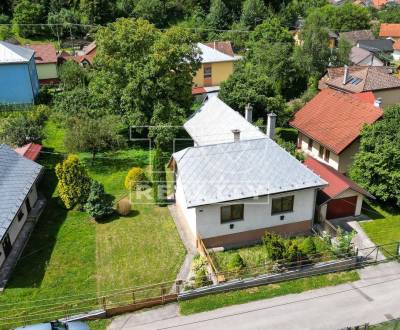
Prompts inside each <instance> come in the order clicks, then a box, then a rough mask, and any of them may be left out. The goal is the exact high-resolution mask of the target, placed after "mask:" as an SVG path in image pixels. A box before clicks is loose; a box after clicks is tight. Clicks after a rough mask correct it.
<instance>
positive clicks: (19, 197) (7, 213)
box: [0, 144, 42, 277]
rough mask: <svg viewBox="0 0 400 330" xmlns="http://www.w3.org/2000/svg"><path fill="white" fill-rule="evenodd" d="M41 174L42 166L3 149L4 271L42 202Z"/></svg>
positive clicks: (0, 218)
mask: <svg viewBox="0 0 400 330" xmlns="http://www.w3.org/2000/svg"><path fill="white" fill-rule="evenodd" d="M41 172H42V166H41V165H39V164H37V163H35V162H33V161H31V160H29V159H26V158H24V157H23V156H21V155H19V154H18V153H17V152H15V151H14V150H13V149H11V148H10V147H9V146H7V145H5V144H1V145H0V242H1V244H0V269H1V266H2V264H3V263H4V261H5V260H6V258H7V256H8V255H9V254H10V253H11V252H12V248H13V245H14V243H15V242H16V241H17V239H18V237H19V234H20V231H21V230H22V229H23V227H24V224H25V222H26V221H27V219H28V216H29V214H30V212H31V210H32V209H33V208H34V207H35V204H36V202H37V200H38V194H37V189H36V184H37V181H38V179H39V177H40V174H41ZM0 277H1V276H0Z"/></svg>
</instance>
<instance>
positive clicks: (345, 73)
mask: <svg viewBox="0 0 400 330" xmlns="http://www.w3.org/2000/svg"><path fill="white" fill-rule="evenodd" d="M394 71H395V70H394V69H392V68H389V67H384V66H368V67H367V66H351V67H348V68H347V67H339V68H328V70H327V73H326V75H325V76H324V77H322V79H321V80H320V81H319V84H318V88H319V89H320V90H322V89H325V88H331V89H335V90H339V91H342V92H345V93H363V92H372V93H374V95H375V98H376V99H381V101H382V106H387V105H392V104H396V103H399V102H400V79H399V78H398V77H397V76H396V75H395V74H394Z"/></svg>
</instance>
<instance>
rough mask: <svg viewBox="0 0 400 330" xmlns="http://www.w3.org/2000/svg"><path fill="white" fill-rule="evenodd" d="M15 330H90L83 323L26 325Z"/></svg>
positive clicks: (58, 322)
mask: <svg viewBox="0 0 400 330" xmlns="http://www.w3.org/2000/svg"><path fill="white" fill-rule="evenodd" d="M15 330H90V329H89V327H88V326H87V324H85V323H83V322H78V321H74V322H61V321H55V322H49V323H38V324H31V325H25V326H23V327H18V328H15Z"/></svg>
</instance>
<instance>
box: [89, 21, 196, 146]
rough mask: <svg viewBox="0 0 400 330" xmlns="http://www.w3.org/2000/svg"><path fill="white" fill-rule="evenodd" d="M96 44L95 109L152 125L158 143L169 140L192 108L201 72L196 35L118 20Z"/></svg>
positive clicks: (100, 34)
mask: <svg viewBox="0 0 400 330" xmlns="http://www.w3.org/2000/svg"><path fill="white" fill-rule="evenodd" d="M96 43H97V53H96V58H95V71H94V74H93V78H92V80H91V81H90V83H89V90H90V93H91V95H92V97H93V100H94V101H93V102H94V104H93V105H94V107H95V108H103V109H106V111H108V112H109V113H112V114H116V115H120V116H122V118H123V119H124V121H125V122H126V123H127V124H129V125H132V126H142V127H143V126H144V125H152V126H153V127H152V128H150V136H151V137H153V138H154V139H155V140H156V143H157V144H158V145H163V144H164V143H167V142H169V141H170V139H171V137H173V136H174V128H173V127H174V126H177V125H181V124H182V123H183V121H184V120H185V118H186V116H187V114H188V111H189V110H190V107H191V102H192V94H191V90H192V77H193V76H194V74H195V72H196V70H197V69H198V68H199V58H198V49H197V47H196V45H195V43H194V42H193V39H192V36H191V34H190V33H189V32H188V31H187V30H184V29H182V28H179V27H173V28H171V29H168V30H167V31H166V32H161V31H160V30H158V29H157V28H156V27H155V26H154V25H152V24H150V23H149V22H148V21H145V20H143V19H137V20H132V19H118V20H117V21H116V22H115V23H112V24H109V25H108V26H107V27H104V28H101V29H100V30H99V31H98V32H97V34H96Z"/></svg>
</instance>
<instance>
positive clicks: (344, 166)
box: [338, 139, 360, 173]
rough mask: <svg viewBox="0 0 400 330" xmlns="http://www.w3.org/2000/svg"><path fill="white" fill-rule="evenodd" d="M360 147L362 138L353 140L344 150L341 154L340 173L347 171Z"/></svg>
mask: <svg viewBox="0 0 400 330" xmlns="http://www.w3.org/2000/svg"><path fill="white" fill-rule="evenodd" d="M359 149H360V139H357V140H355V141H353V143H352V144H350V145H349V146H348V147H347V148H346V149H345V150H344V151H342V152H341V154H340V160H339V169H338V171H339V172H340V173H347V172H348V171H349V169H350V166H351V164H352V163H353V161H354V156H355V155H356V153H357V152H358V150H359Z"/></svg>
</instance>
